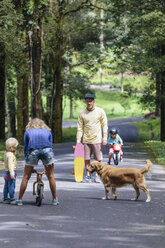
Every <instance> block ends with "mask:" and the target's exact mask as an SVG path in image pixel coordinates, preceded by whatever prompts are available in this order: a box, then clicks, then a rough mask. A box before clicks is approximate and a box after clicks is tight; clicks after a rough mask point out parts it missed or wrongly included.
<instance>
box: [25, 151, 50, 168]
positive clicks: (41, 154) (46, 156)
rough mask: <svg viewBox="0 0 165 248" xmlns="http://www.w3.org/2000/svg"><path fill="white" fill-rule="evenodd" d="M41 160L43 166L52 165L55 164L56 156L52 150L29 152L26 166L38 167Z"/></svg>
mask: <svg viewBox="0 0 165 248" xmlns="http://www.w3.org/2000/svg"><path fill="white" fill-rule="evenodd" d="M39 160H41V161H42V163H43V165H45V166H48V165H52V164H54V162H55V156H54V152H53V149H52V148H49V147H47V148H43V149H35V150H31V151H29V152H28V154H27V155H26V157H25V165H28V166H36V165H38V161H39Z"/></svg>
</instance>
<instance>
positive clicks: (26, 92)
mask: <svg viewBox="0 0 165 248" xmlns="http://www.w3.org/2000/svg"><path fill="white" fill-rule="evenodd" d="M22 91H23V130H24V131H25V127H26V125H27V124H28V122H29V76H28V74H25V75H24V77H23V89H22Z"/></svg>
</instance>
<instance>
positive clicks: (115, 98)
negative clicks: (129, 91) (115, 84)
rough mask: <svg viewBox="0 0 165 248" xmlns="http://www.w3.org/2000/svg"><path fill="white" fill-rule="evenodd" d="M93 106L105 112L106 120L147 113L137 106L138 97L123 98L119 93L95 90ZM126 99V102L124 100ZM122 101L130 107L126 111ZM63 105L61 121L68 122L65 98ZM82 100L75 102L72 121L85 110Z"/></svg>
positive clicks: (67, 108)
mask: <svg viewBox="0 0 165 248" xmlns="http://www.w3.org/2000/svg"><path fill="white" fill-rule="evenodd" d="M95 96H96V100H95V105H96V106H98V107H101V108H103V109H104V110H105V112H106V114H107V118H108V120H113V119H120V118H127V117H133V116H141V115H144V114H145V113H147V112H146V111H148V110H145V111H143V110H142V109H141V105H140V104H139V96H136V95H128V96H127V97H125V94H124V95H123V94H121V92H119V91H103V90H95ZM125 99H126V100H125ZM123 101H125V105H126V106H130V108H129V109H126V110H125V108H126V106H123V105H122V104H123ZM63 105H64V106H65V108H64V112H63V120H65V121H68V120H69V114H68V113H69V99H68V98H65V100H64V102H63ZM85 107H86V105H85V102H84V100H76V101H75V104H74V107H73V114H74V119H73V121H77V117H78V114H79V112H80V111H81V110H82V109H83V108H85Z"/></svg>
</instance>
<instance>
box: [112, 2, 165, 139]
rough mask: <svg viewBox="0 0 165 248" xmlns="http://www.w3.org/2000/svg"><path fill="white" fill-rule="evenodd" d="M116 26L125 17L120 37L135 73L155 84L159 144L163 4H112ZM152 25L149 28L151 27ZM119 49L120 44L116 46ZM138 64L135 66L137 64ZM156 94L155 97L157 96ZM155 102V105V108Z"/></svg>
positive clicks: (164, 59) (164, 102) (163, 105)
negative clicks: (145, 73)
mask: <svg viewBox="0 0 165 248" xmlns="http://www.w3.org/2000/svg"><path fill="white" fill-rule="evenodd" d="M109 9H110V11H112V13H113V15H114V17H115V20H116V22H117V23H118V24H119V23H121V21H122V20H123V17H127V20H128V21H127V24H128V33H127V36H125V37H123V39H122V42H123V44H126V43H127V47H128V49H130V51H133V50H134V65H135V67H136V69H138V70H139V71H144V70H146V71H148V72H149V73H151V74H152V77H153V78H155V82H157V86H156V89H157V90H158V92H159V91H160V93H161V94H160V98H159V99H160V109H161V141H165V125H164V123H165V97H164V96H165V37H164V33H165V19H164V14H165V8H164V1H163V0H160V1H158V0H155V1H152V2H151V1H150V0H146V1H136V0H131V1H130V0H122V1H119V0H117V1H116V0H115V1H114V0H112V1H111V6H109ZM151 23H152V25H151ZM120 46H122V43H120ZM135 60H136V62H135ZM138 61H139V63H137V62H138ZM158 92H157V94H156V95H158ZM159 99H158V98H157V104H159Z"/></svg>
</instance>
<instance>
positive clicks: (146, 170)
mask: <svg viewBox="0 0 165 248" xmlns="http://www.w3.org/2000/svg"><path fill="white" fill-rule="evenodd" d="M146 163H147V165H146V166H145V167H144V168H142V169H140V171H141V173H142V174H144V173H147V172H148V171H149V170H150V169H151V168H152V163H151V161H150V160H146Z"/></svg>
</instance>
